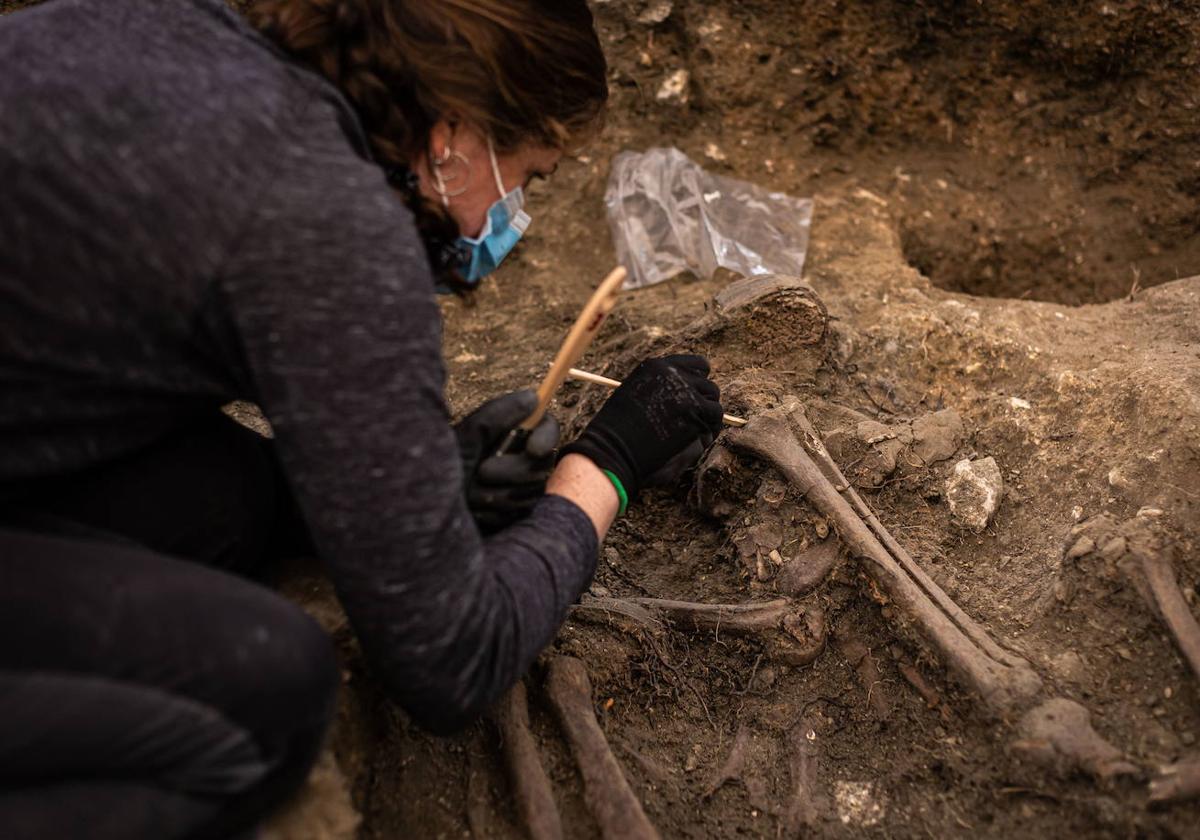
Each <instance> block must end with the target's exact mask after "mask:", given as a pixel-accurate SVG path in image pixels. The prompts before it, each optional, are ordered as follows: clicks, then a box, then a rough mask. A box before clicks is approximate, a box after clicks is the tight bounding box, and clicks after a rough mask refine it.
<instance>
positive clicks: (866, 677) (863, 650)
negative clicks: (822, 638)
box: [834, 634, 892, 720]
mask: <svg viewBox="0 0 1200 840" xmlns="http://www.w3.org/2000/svg"><path fill="white" fill-rule="evenodd" d="M834 643H835V645H836V646H837V650H838V653H840V654H841V655H842V658H843V659H845V660H846V661H847V662H848V663H849V664H850V666H851V667H852V668H854V672H855V673H856V674H858V680H859V682H861V683H862V685H863V690H864V691H866V693H867V703H869V704H870V706H871V708H872V709H873V710H874V711H875V717H876V718H878V719H879V720H887V719H888V718H889V717H891V714H892V704H891V702H890V701H889V700H888V696H887V693H886V692H885V691H884V690H883V677H882V676H881V675H880V673H879V666H878V665H877V664H876V662H875V657H874V656H872V655H871V649H870V648H869V647H867V643H866V642H864V641H863V640H862V639H860V638H859V637H858V636H848V635H843V634H838V635H837V636H836V637H835V640H834Z"/></svg>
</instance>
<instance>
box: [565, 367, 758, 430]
mask: <svg viewBox="0 0 1200 840" xmlns="http://www.w3.org/2000/svg"><path fill="white" fill-rule="evenodd" d="M567 375H568V376H570V378H571V379H578V380H579V381H580V382H591V383H592V384H593V385H603V386H605V387H606V388H620V387H621V383H620V381H619V380H616V379H609V378H608V377H607V376H601V375H600V374H598V373H588V372H587V371H586V370H580V369H579V368H571V369H570V370H569V371H567ZM721 419H722V420H724V421H725V425H726V426H745V425H746V421H745V420H743V419H742V418H741V417H734V416H733V415H732V414H726V415H725V416H724V417H722V418H721Z"/></svg>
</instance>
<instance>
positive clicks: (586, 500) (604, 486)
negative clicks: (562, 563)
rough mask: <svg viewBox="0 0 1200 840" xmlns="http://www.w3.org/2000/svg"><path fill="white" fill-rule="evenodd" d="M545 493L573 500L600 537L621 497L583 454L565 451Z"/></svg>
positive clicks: (599, 470)
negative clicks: (566, 452) (590, 521)
mask: <svg viewBox="0 0 1200 840" xmlns="http://www.w3.org/2000/svg"><path fill="white" fill-rule="evenodd" d="M546 493H547V494H548V495H553V496H562V497H563V498H565V499H567V500H568V501H571V502H574V503H575V504H576V505H577V506H578V507H579V508H581V509H582V510H583V512H584V513H586V514H587V515H588V517H589V518H590V519H591V520H592V524H593V525H594V526H595V528H596V535H597V537H599V538H600V539H604V535H605V533H606V532H607V531H608V526H609V525H611V524H612V521H613V520H614V519H615V518H616V517H617V512H618V510H619V509H620V504H621V500H620V497H619V495H618V493H617V489H616V487H615V486H613V483H612V481H611V480H610V479H609V477H608V476H606V475H605V474H604V471H603V470H602V469H601V468H600V467H598V466H597V465H596V463H595V462H594V461H592V459H590V458H588V457H587V456H586V455H582V454H578V453H568V454H566V455H563V456H562V458H560V459H559V462H558V466H557V467H556V468H555V470H554V473H553V475H551V476H550V481H549V482H547V484H546Z"/></svg>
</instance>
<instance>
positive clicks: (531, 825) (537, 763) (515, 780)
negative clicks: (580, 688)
mask: <svg viewBox="0 0 1200 840" xmlns="http://www.w3.org/2000/svg"><path fill="white" fill-rule="evenodd" d="M492 717H493V720H494V721H495V724H496V727H497V728H498V729H499V730H500V737H501V739H502V741H503V744H504V765H505V767H506V768H507V770H508V779H509V782H510V784H511V785H512V790H513V794H514V797H515V798H516V802H517V813H518V814H519V815H520V817H521V822H522V823H523V824H524V826H525V831H526V833H527V834H528V835H529V837H530V840H562V836H563V829H562V819H561V818H560V817H559V814H558V806H557V805H555V803H554V794H553V793H552V792H551V789H550V779H549V778H548V777H547V776H546V771H545V769H543V767H542V762H541V760H540V759H539V758H538V752H537V746H536V745H535V744H534V740H533V733H532V732H531V731H530V729H529V706H528V703H527V701H526V696H525V684H524V683H520V682H519V683H517V684H516V685H515V686H513V688H512V690H511V691H510V692H509V693H508V695H507V696H506V697H505V698H504V699H503V700H502V701H501V702H500V706H499V708H497V709H496V710H495V712H494V713H493V715H492Z"/></svg>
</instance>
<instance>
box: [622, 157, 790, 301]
mask: <svg viewBox="0 0 1200 840" xmlns="http://www.w3.org/2000/svg"><path fill="white" fill-rule="evenodd" d="M604 203H605V205H606V206H607V208H608V223H609V226H610V227H611V228H612V233H613V243H614V244H615V245H616V249H617V258H618V259H619V260H620V262H621V264H622V265H623V266H625V268H626V269H627V270H628V271H629V282H628V283H626V286H627V287H628V288H638V287H640V286H649V285H651V284H654V283H659V282H661V281H663V280H666V279H668V278H670V277H674V276H675V275H676V274H678V273H680V272H681V271H688V270H690V271H693V272H695V273H696V274H698V275H700V276H703V277H711V276H712V275H713V273H714V272H716V270H717V269H718V268H727V269H729V270H730V271H735V272H737V273H738V274H742V275H745V276H747V277H749V276H751V275H755V274H790V275H793V276H796V277H799V276H800V274H801V272H802V271H803V270H804V257H805V254H806V253H807V252H808V233H809V226H810V224H811V222H812V210H813V203H812V200H811V199H807V198H792V197H791V196H789V195H785V194H783V193H777V192H769V191H767V190H764V189H763V188H762V187H758V186H755V185H754V184H750V183H747V182H746V181H738V180H736V179H734V178H725V177H723V176H720V175H713V174H711V173H709V172H705V171H704V170H703V169H702V168H701V167H700V166H698V165H696V164H695V163H694V162H693V161H692V160H691V159H689V158H688V156H687V155H685V154H684V153H683V152H681V151H679V150H678V149H650V150H649V151H646V152H644V153H642V152H622V153H621V154H619V155H617V156H616V157H615V158H614V159H613V164H612V176H611V177H610V179H609V182H608V191H607V193H606V195H605V197H604Z"/></svg>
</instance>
